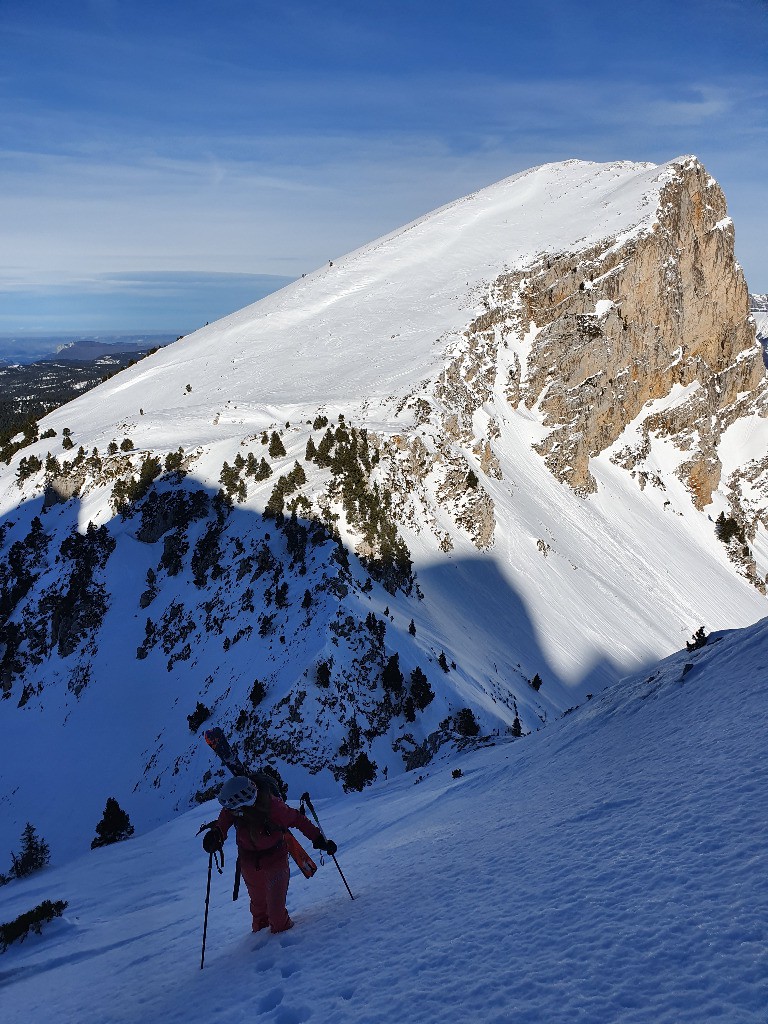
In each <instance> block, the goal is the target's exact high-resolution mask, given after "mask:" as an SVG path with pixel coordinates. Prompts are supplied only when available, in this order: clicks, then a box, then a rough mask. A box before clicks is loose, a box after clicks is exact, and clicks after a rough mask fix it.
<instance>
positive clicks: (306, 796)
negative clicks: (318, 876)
mask: <svg viewBox="0 0 768 1024" xmlns="http://www.w3.org/2000/svg"><path fill="white" fill-rule="evenodd" d="M301 802H302V803H304V804H306V805H307V807H308V808H309V810H310V812H311V814H312V817H313V818H314V819H315V821H316V822H317V827H318V828H319V829H320V831H321V832H323V826H322V825H321V824H320V819H319V818H318V816H317V811H316V810H315V808H314V806H313V804H312V801H311V800H310V798H309V793H302V795H301ZM323 839H325V832H323ZM330 857H331V859H332V860H333V863H334V864H335V865H336V868H337V869H338V872H339V874H340V875H341V880H342V882H343V883H344V885H346V887H347V892H348V893H349V898H350V899H352V900H353V899H354V898H355V897H354V896H353V895H352V890H351V889H350V888H349V884H348V882H347V880H346V878H345V877H344V872H343V871H342V870H341V868H340V867H339V862H338V861H337V860H336V855H335V854H333V853H332V854H330Z"/></svg>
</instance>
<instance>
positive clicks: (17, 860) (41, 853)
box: [11, 822, 51, 878]
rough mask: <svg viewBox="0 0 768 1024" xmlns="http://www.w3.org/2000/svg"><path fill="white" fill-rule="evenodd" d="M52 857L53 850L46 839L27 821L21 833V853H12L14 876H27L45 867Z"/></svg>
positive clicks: (12, 873) (12, 871)
mask: <svg viewBox="0 0 768 1024" xmlns="http://www.w3.org/2000/svg"><path fill="white" fill-rule="evenodd" d="M50 859H51V851H50V848H49V846H48V843H46V841H45V840H44V839H40V838H38V835H37V832H36V831H35V827H34V825H31V824H30V823H29V822H27V824H26V825H25V827H24V831H23V832H22V834H21V853H20V854H19V856H18V857H17V856H16V855H15V854H14V853H12V854H11V860H12V861H13V866H12V867H11V875H12V876H13V877H14V878H25V877H26V876H27V875H31V874H32V872H33V871H39V870H40V868H44V867H45V866H46V865H47V864H48V863H49V862H50Z"/></svg>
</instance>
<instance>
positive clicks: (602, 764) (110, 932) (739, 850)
mask: <svg viewBox="0 0 768 1024" xmlns="http://www.w3.org/2000/svg"><path fill="white" fill-rule="evenodd" d="M767 658H768V620H763V621H762V622H760V623H758V624H757V625H755V626H753V627H750V628H748V629H745V630H740V631H735V632H732V633H726V634H720V635H718V636H712V637H710V640H709V643H708V644H707V646H706V647H704V648H702V649H700V650H698V651H695V652H692V653H689V652H686V651H683V652H681V653H680V654H677V655H674V656H673V657H671V658H669V659H667V661H665V662H664V663H662V664H660V665H659V666H657V668H656V669H655V670H654V672H653V673H652V675H651V676H650V677H648V676H643V677H635V678H633V679H629V680H625V681H624V682H623V683H622V684H621V685H620V686H618V687H615V688H614V689H612V690H611V691H608V692H606V693H605V694H604V695H603V696H602V697H601V698H599V699H598V698H595V699H594V700H593V701H592V702H589V703H587V704H586V705H584V706H583V707H582V708H580V709H577V710H576V711H574V712H573V713H572V714H570V715H567V716H566V717H565V718H563V719H562V720H561V721H559V722H558V723H556V724H555V725H553V726H551V727H549V728H547V729H546V730H543V731H542V732H540V733H536V734H533V735H530V736H527V737H524V738H522V739H520V740H517V741H510V742H508V743H504V744H500V745H498V746H495V747H493V748H490V749H487V750H480V751H475V752H472V753H467V754H465V755H463V756H461V755H460V756H458V757H457V758H455V759H454V760H453V761H451V762H445V761H442V762H437V763H434V764H432V765H431V766H430V767H429V769H425V770H424V776H425V777H424V779H423V780H420V781H417V782H416V784H415V780H414V778H413V776H407V777H402V778H399V779H397V780H394V781H391V782H390V783H380V784H378V785H376V786H375V787H373V788H372V789H369V790H367V791H365V792H364V793H362V794H359V795H357V796H355V797H354V798H348V799H345V800H338V801H323V802H321V801H317V809H318V812H319V814H320V817H321V821H322V822H323V824H324V825H325V827H326V831H327V833H328V834H329V835H330V836H332V837H333V838H334V839H336V841H337V842H338V843H339V847H340V849H339V854H338V857H339V862H340V864H341V866H342V867H343V869H344V871H345V874H346V876H347V878H348V880H349V882H350V885H351V886H352V889H353V892H354V893H355V895H356V899H355V900H354V902H352V901H350V899H349V897H348V896H347V894H346V892H345V890H344V888H343V886H342V883H341V880H340V878H339V876H338V875H337V873H336V871H335V869H334V866H333V864H332V863H327V864H325V865H324V866H323V867H322V868H321V870H320V871H319V872H318V874H317V875H316V876H315V878H314V879H312V880H311V881H307V880H305V879H303V877H302V876H298V877H294V878H293V880H292V883H291V890H290V893H289V908H290V910H291V912H292V915H293V917H294V919H295V922H296V927H295V928H294V929H293V930H292V931H291V932H289V933H286V934H284V935H282V936H269V935H267V936H265V935H263V934H262V935H258V936H253V935H251V934H250V933H249V930H248V929H249V915H248V912H247V901H246V900H245V899H244V898H243V897H242V896H241V899H240V902H239V903H238V904H236V905H233V904H232V902H231V898H230V895H231V881H232V867H231V866H232V861H233V856H232V854H233V849H232V843H231V842H229V843H228V847H229V853H230V859H229V864H228V867H227V869H226V872H225V876H224V877H223V878H219V877H218V876H217V875H215V874H214V881H213V889H212V898H211V909H210V919H209V930H208V949H207V957H206V966H205V969H204V971H202V972H201V971H200V969H199V965H200V941H201V931H202V921H203V905H204V893H205V878H206V866H207V859H206V857H205V855H204V854H203V853H202V851H201V849H200V847H199V842H200V840H199V839H197V838H195V836H194V833H195V831H196V829H197V826H198V824H199V823H200V822H202V821H205V820H208V819H210V818H211V817H212V816H213V814H214V813H215V809H216V808H215V805H213V804H212V805H208V806H204V807H201V808H198V809H197V810H195V811H193V812H190V813H188V814H185V815H183V816H181V817H180V818H178V819H177V820H175V821H174V822H172V823H170V824H168V825H166V826H164V827H162V828H160V829H158V830H156V831H154V832H151V833H149V834H145V835H143V836H141V837H139V838H134V839H132V840H130V841H128V842H126V843H123V844H119V845H117V846H113V847H109V848H106V849H103V850H101V851H97V852H95V853H92V854H90V855H88V856H86V857H83V858H81V859H80V860H77V861H74V862H72V863H70V864H69V865H68V866H66V867H62V868H58V869H57V868H56V867H53V868H49V869H47V870H45V871H44V872H42V873H40V874H38V875H37V876H33V877H32V878H30V879H27V880H25V881H23V882H16V883H12V884H11V885H10V886H9V887H8V888H6V889H4V890H3V891H2V911H0V916H2V918H3V919H4V920H9V919H11V918H13V917H15V916H16V915H17V914H19V913H21V912H22V911H25V910H28V909H30V908H31V907H32V906H34V905H35V904H37V903H39V902H40V901H41V900H42V899H45V898H49V899H66V900H68V901H69V908H68V910H67V911H66V914H65V918H64V919H63V920H62V921H58V922H55V923H54V924H52V925H50V926H48V929H47V931H46V932H45V933H44V935H43V936H42V937H41V938H30V939H28V940H27V941H26V942H25V943H24V944H23V945H21V946H12V947H11V948H10V949H9V951H8V952H7V953H6V954H5V955H4V956H2V957H0V985H2V987H3V992H2V1007H3V1011H2V1012H3V1021H4V1022H6V1024H31V1022H33V1021H40V1020H53V1021H77V1022H78V1024H91V1022H93V1024H110V1022H115V1024H117V1022H122V1024H127V1022H137V1024H138V1022H147V1021H153V1022H154V1021H162V1022H163V1024H182V1022H183V1024H211V1022H213V1021H215V1022H217V1024H241V1022H242V1024H246V1022H251V1021H254V1020H259V1021H263V1022H265V1024H298V1022H304V1021H311V1022H316V1024H329V1022H333V1024H378V1022H381V1024H390V1022H391V1021H393V1020H396V1021H418V1022H419V1024H432V1022H435V1024H436V1022H440V1024H453V1022H456V1024H459V1022H460V1024H466V1022H467V1021H482V1022H483V1024H494V1022H496V1024H502V1022H504V1024H507V1022H509V1024H512V1022H514V1024H528V1022H537V1024H542V1022H546V1024H559V1022H563V1024H565V1022H568V1024H572V1022H575V1021H580V1022H586V1024H646V1022H647V1024H661V1022H668V1024H682V1022H687V1021H690V1022H695V1024H704V1022H714V1021H722V1022H725V1024H764V1022H765V1020H766V1007H767V1006H768V951H767V947H766V939H768V932H767V928H768V925H767V922H768V870H767V869H768V865H767V864H766V849H767V848H768V843H767V840H768V804H767V803H766V800H765V793H766V785H767V783H768V778H767V777H766V776H767V775H768V771H767V769H766V760H765V736H766V730H767V729H768V687H766V674H765V664H766V659H767ZM456 767H460V768H461V770H462V773H463V774H462V776H461V777H460V778H458V779H453V777H452V769H454V768H456ZM294 795H295V794H294Z"/></svg>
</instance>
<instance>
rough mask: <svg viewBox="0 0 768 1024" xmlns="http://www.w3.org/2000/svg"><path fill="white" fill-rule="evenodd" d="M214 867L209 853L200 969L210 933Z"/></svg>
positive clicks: (203, 962) (211, 855)
mask: <svg viewBox="0 0 768 1024" xmlns="http://www.w3.org/2000/svg"><path fill="white" fill-rule="evenodd" d="M212 869H213V854H212V853H209V854H208V884H207V886H206V887H205V920H204V921H203V952H202V955H201V957H200V970H201V971H202V969H203V966H204V964H205V938H206V935H207V934H208V903H209V901H210V898H211V870H212Z"/></svg>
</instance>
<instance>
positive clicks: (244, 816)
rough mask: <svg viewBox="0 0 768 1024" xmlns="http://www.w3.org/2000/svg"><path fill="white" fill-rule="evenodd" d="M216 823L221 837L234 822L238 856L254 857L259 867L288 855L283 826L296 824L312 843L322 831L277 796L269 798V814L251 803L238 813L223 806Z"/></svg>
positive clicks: (292, 826)
mask: <svg viewBox="0 0 768 1024" xmlns="http://www.w3.org/2000/svg"><path fill="white" fill-rule="evenodd" d="M216 824H217V826H218V827H219V829H220V830H221V834H222V837H223V838H224V839H226V837H227V833H228V832H229V829H230V827H231V826H232V825H234V826H235V836H236V839H237V846H238V849H239V851H240V855H241V857H243V856H244V857H246V858H248V859H251V860H254V861H257V862H258V865H259V867H265V868H269V867H271V866H272V865H274V864H276V863H277V862H279V861H280V860H282V859H284V858H286V857H287V856H288V851H287V849H286V846H285V840H284V837H283V833H284V832H285V830H286V829H289V828H297V829H298V830H299V832H302V833H303V834H304V835H305V836H306V837H307V839H309V840H311V841H312V842H313V843H314V841H315V840H316V839H319V838H320V837H321V836H322V834H323V833H322V832H321V831H320V829H319V828H317V827H316V826H315V825H313V824H312V822H311V821H309V820H308V819H307V817H306V816H305V815H304V814H300V813H299V811H296V810H294V809H293V807H289V806H288V804H285V803H283V801H282V800H281V799H280V798H279V797H276V796H273V797H271V799H270V802H269V812H268V814H265V813H264V812H263V811H260V810H257V809H256V808H251V807H245V808H243V811H242V812H241V813H240V814H235V813H234V812H233V811H230V810H228V809H227V808H226V807H222V809H221V812H220V814H219V816H218V818H217V819H216Z"/></svg>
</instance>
